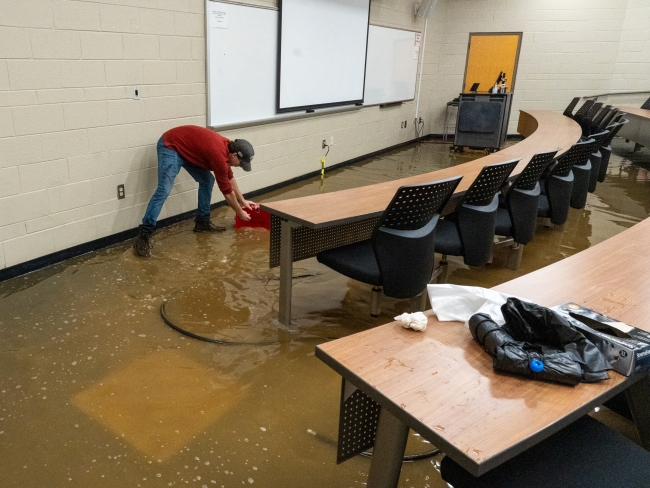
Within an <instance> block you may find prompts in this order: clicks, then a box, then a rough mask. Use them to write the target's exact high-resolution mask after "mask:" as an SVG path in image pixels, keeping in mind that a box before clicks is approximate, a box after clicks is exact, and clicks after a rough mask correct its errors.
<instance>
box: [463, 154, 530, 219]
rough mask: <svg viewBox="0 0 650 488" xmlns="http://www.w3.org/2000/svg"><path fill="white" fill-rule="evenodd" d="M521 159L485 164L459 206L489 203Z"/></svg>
mask: <svg viewBox="0 0 650 488" xmlns="http://www.w3.org/2000/svg"><path fill="white" fill-rule="evenodd" d="M520 160H521V158H519V159H511V160H510V161H504V162H503V163H496V164H490V165H488V166H483V169H481V172H480V173H479V174H478V176H477V177H476V179H475V180H474V181H473V182H472V184H471V186H470V187H469V188H468V189H467V191H466V192H465V195H463V197H462V199H461V200H460V201H459V202H458V205H457V207H459V206H460V205H473V206H477V207H480V206H483V205H489V204H490V203H491V202H492V200H493V199H494V196H495V195H496V194H497V192H498V191H499V189H500V188H501V186H502V185H503V183H504V182H505V181H506V178H507V177H508V176H510V173H512V170H513V169H515V166H517V163H518V162H519V161H520Z"/></svg>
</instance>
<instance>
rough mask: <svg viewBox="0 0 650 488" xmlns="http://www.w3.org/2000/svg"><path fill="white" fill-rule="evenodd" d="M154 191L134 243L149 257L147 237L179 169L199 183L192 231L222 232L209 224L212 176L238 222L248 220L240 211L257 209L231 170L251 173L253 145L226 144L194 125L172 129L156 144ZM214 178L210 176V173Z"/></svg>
mask: <svg viewBox="0 0 650 488" xmlns="http://www.w3.org/2000/svg"><path fill="white" fill-rule="evenodd" d="M157 150H158V188H156V191H155V193H154V194H153V196H152V197H151V200H150V201H149V205H148V206H147V210H146V212H145V214H144V218H143V219H142V225H141V226H140V233H139V235H138V237H137V239H136V241H135V244H134V246H133V247H134V249H135V254H136V255H137V256H140V257H150V256H151V245H150V242H149V238H150V237H151V234H152V233H153V231H154V229H155V228H156V220H157V219H158V216H159V215H160V210H161V209H162V206H163V204H164V203H165V200H166V199H167V197H168V196H169V193H170V192H171V190H172V187H173V186H174V179H175V178H176V175H178V173H179V172H180V170H181V168H185V170H186V171H187V172H188V173H189V174H190V176H192V178H194V180H195V181H196V182H197V183H198V184H199V204H198V210H197V212H196V219H195V225H194V232H222V231H224V230H226V228H225V227H217V226H216V225H214V224H213V223H212V222H211V221H210V201H211V199H212V187H213V186H214V181H215V177H216V180H217V185H218V186H219V190H221V193H223V196H224V198H225V199H226V202H227V203H228V205H230V206H231V207H232V209H233V210H234V211H235V213H236V214H237V215H238V216H239V218H240V219H242V220H250V216H249V215H248V214H247V213H246V212H245V211H244V209H246V210H253V209H255V208H257V204H256V203H254V202H251V201H249V200H246V199H245V198H244V195H242V192H241V191H240V190H239V187H238V186H237V181H235V177H234V175H233V173H232V167H233V166H234V167H241V168H242V169H243V170H244V171H250V170H251V160H252V159H253V156H254V155H255V151H254V150H253V146H251V144H250V143H249V142H248V141H246V140H244V139H235V140H234V141H230V140H228V139H226V138H225V137H223V136H220V135H219V134H217V133H216V132H214V131H212V130H210V129H206V128H204V127H198V126H195V125H184V126H180V127H175V128H174V129H170V130H168V131H167V132H165V133H164V134H163V135H162V137H161V138H160V140H159V141H158V146H157ZM211 172H212V173H214V176H212V173H211Z"/></svg>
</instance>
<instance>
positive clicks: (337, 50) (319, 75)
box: [278, 0, 370, 111]
mask: <svg viewBox="0 0 650 488" xmlns="http://www.w3.org/2000/svg"><path fill="white" fill-rule="evenodd" d="M369 14H370V0H281V2H280V19H281V20H280V56H279V66H278V72H279V76H278V78H279V83H278V87H279V88H278V92H279V93H278V111H290V110H305V109H311V108H317V107H326V106H334V105H345V104H353V103H360V102H362V101H363V90H364V79H365V67H366V46H367V43H368V20H369Z"/></svg>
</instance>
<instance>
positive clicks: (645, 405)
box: [625, 375, 650, 451]
mask: <svg viewBox="0 0 650 488" xmlns="http://www.w3.org/2000/svg"><path fill="white" fill-rule="evenodd" d="M625 393H626V397H627V402H628V404H629V405H630V410H631V411H632V418H633V419H634V423H635V425H636V430H637V431H638V432H639V437H640V438H641V444H642V445H643V447H644V448H645V449H646V450H648V451H650V376H647V375H646V377H645V378H642V379H640V380H639V381H637V382H636V383H634V384H633V385H632V386H630V387H629V388H628V389H627V390H626V391H625Z"/></svg>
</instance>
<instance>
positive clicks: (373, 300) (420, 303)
mask: <svg viewBox="0 0 650 488" xmlns="http://www.w3.org/2000/svg"><path fill="white" fill-rule="evenodd" d="M383 295H384V289H383V288H382V287H381V286H373V287H372V294H371V295H370V316H371V317H372V318H374V319H376V318H377V317H379V314H380V313H381V299H382V296H383ZM428 297H429V296H428V295H427V289H426V288H425V289H424V290H423V291H422V293H420V294H419V295H416V296H414V297H413V298H411V307H410V313H415V312H424V311H425V310H426V309H427V298H428Z"/></svg>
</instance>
